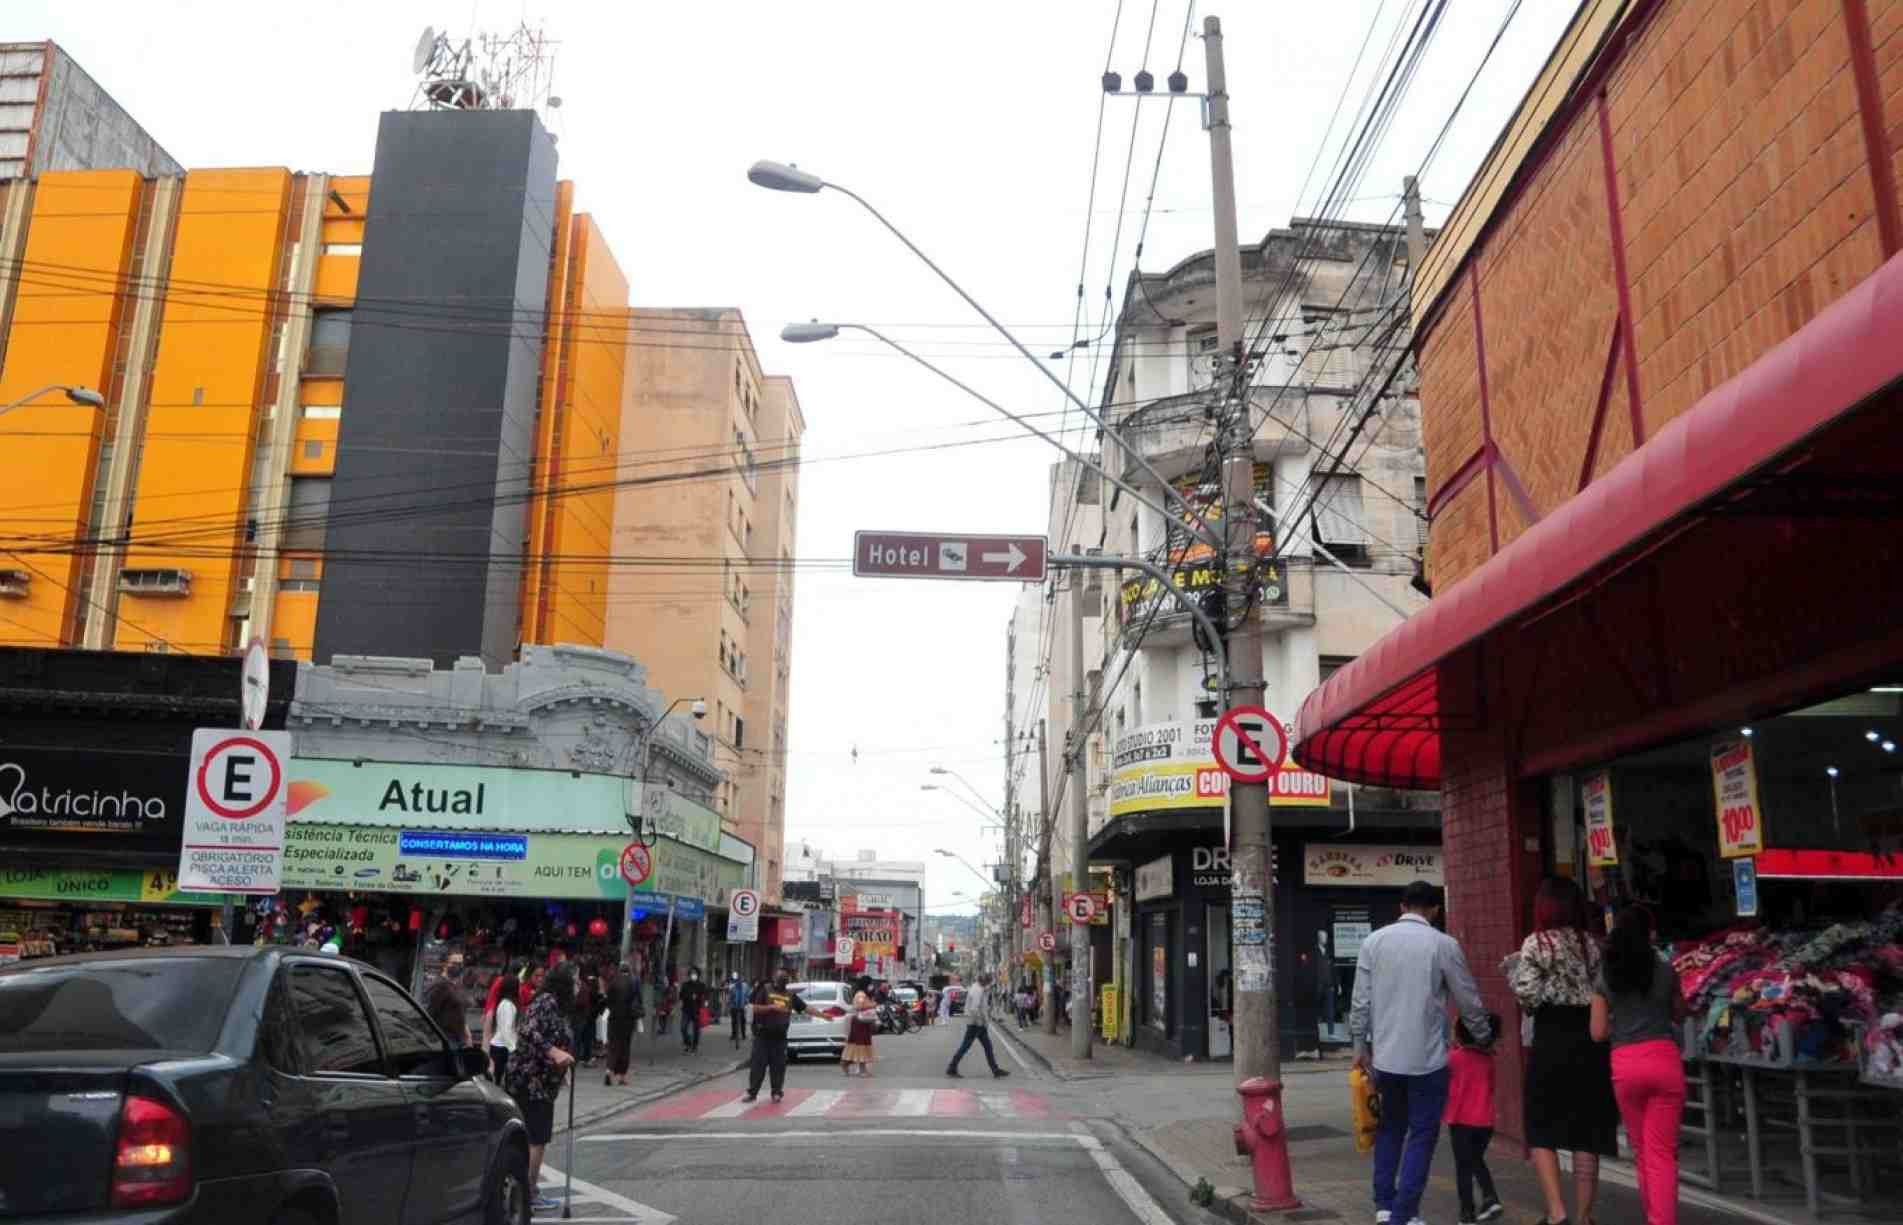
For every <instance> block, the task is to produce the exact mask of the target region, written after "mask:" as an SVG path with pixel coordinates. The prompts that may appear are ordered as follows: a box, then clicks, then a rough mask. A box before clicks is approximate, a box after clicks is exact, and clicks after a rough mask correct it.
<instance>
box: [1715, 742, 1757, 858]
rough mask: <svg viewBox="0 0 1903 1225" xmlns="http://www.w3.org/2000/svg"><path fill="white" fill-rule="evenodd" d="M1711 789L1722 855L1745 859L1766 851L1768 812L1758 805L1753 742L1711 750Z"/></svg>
mask: <svg viewBox="0 0 1903 1225" xmlns="http://www.w3.org/2000/svg"><path fill="white" fill-rule="evenodd" d="M1711 789H1712V796H1713V798H1714V799H1715V800H1716V801H1717V816H1718V854H1719V856H1720V857H1721V858H1724V859H1741V858H1743V857H1744V856H1746V855H1756V854H1758V853H1759V852H1761V851H1763V850H1764V809H1763V807H1762V806H1761V805H1760V804H1759V803H1758V767H1757V762H1756V760H1755V759H1754V758H1753V757H1752V753H1751V742H1750V741H1749V740H1744V739H1739V740H1725V741H1721V742H1719V743H1718V744H1714V745H1713V746H1711Z"/></svg>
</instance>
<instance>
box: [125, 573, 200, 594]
mask: <svg viewBox="0 0 1903 1225" xmlns="http://www.w3.org/2000/svg"><path fill="white" fill-rule="evenodd" d="M119 594H121V595H149V596H188V595H190V594H192V572H191V571H190V570H169V569H167V570H121V571H119Z"/></svg>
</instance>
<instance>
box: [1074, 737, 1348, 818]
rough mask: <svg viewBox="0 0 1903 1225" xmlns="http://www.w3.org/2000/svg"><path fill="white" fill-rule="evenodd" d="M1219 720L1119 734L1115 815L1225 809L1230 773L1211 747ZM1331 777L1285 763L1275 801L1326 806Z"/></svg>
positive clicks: (1273, 786)
mask: <svg viewBox="0 0 1903 1225" xmlns="http://www.w3.org/2000/svg"><path fill="white" fill-rule="evenodd" d="M1215 728H1216V721H1215V720H1214V719H1192V720H1185V721H1181V722H1175V723H1153V724H1147V725H1145V726H1143V727H1139V728H1137V729H1136V730H1134V731H1131V732H1127V733H1125V734H1124V735H1122V736H1119V737H1118V738H1117V742H1116V747H1115V749H1114V752H1113V754H1112V757H1111V774H1110V815H1111V816H1112V817H1120V816H1123V815H1125V814H1127V813H1137V812H1174V811H1180V810H1184V809H1193V808H1220V807H1221V806H1222V804H1223V801H1224V800H1225V799H1227V798H1228V795H1229V776H1228V775H1227V774H1225V773H1223V771H1222V768H1221V767H1219V766H1218V765H1216V759H1215V756H1214V754H1213V753H1212V751H1211V749H1210V739H1211V737H1212V736H1213V735H1214V734H1215ZM1328 802H1329V781H1328V779H1327V777H1326V776H1324V775H1321V774H1316V773H1314V772H1313V771H1311V770H1304V769H1302V768H1301V767H1300V766H1298V765H1296V764H1295V763H1294V762H1285V763H1284V764H1283V766H1282V769H1281V770H1280V771H1279V772H1278V773H1277V774H1276V775H1274V776H1273V777H1271V778H1270V779H1269V803H1270V804H1272V805H1274V806H1275V807H1278V808H1287V807H1297V808H1326V807H1328Z"/></svg>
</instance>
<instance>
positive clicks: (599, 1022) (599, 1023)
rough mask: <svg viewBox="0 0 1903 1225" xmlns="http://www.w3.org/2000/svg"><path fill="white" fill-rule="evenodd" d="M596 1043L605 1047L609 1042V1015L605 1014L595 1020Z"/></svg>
mask: <svg viewBox="0 0 1903 1225" xmlns="http://www.w3.org/2000/svg"><path fill="white" fill-rule="evenodd" d="M595 1041H597V1042H600V1043H602V1044H604V1045H605V1044H606V1043H607V1041H608V1014H607V1013H605V1012H604V1013H602V1014H601V1015H600V1016H598V1017H596V1018H595Z"/></svg>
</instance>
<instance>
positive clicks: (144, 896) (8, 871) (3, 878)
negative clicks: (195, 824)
mask: <svg viewBox="0 0 1903 1225" xmlns="http://www.w3.org/2000/svg"><path fill="white" fill-rule="evenodd" d="M0 897H5V898H21V899H28V900H32V901H40V902H142V903H146V904H148V905H158V906H222V905H224V904H225V901H226V900H227V899H226V895H225V894H222V893H192V892H188V891H186V890H183V889H180V888H179V887H178V873H177V872H176V871H174V870H173V869H171V868H143V869H141V868H22V867H10V868H0Z"/></svg>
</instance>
